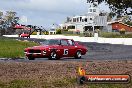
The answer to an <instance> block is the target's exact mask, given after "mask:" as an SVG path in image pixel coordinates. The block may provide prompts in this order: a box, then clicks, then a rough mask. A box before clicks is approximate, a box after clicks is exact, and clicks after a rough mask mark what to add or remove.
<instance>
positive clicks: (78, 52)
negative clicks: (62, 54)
mask: <svg viewBox="0 0 132 88" xmlns="http://www.w3.org/2000/svg"><path fill="white" fill-rule="evenodd" d="M81 57H82V54H81V51H77V52H76V54H75V58H76V59H81Z"/></svg>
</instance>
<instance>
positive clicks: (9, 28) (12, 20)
mask: <svg viewBox="0 0 132 88" xmlns="http://www.w3.org/2000/svg"><path fill="white" fill-rule="evenodd" d="M18 20H19V17H17V13H16V12H13V11H6V12H5V14H4V12H2V11H0V35H4V34H12V33H13V32H15V31H14V30H13V27H14V26H15V25H16V24H17V23H18Z"/></svg>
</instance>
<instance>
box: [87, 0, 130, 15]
mask: <svg viewBox="0 0 132 88" xmlns="http://www.w3.org/2000/svg"><path fill="white" fill-rule="evenodd" d="M87 1H88V2H93V1H95V0H87ZM97 1H98V3H99V4H100V3H102V2H105V3H107V4H108V5H109V7H110V9H111V10H112V12H114V13H116V14H118V15H123V13H124V14H127V15H132V10H131V9H132V0H97ZM128 10H129V11H128ZM130 10H131V11H130Z"/></svg>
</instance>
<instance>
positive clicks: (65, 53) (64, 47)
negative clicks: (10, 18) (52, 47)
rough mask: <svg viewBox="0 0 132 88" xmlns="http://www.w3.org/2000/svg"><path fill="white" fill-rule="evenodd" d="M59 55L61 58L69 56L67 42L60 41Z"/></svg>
mask: <svg viewBox="0 0 132 88" xmlns="http://www.w3.org/2000/svg"><path fill="white" fill-rule="evenodd" d="M60 50H61V54H62V56H63V57H68V56H69V46H68V42H67V40H65V39H62V40H61V49H60Z"/></svg>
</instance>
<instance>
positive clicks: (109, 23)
mask: <svg viewBox="0 0 132 88" xmlns="http://www.w3.org/2000/svg"><path fill="white" fill-rule="evenodd" d="M114 23H120V24H123V25H126V26H128V27H131V28H132V26H130V25H128V24H125V23H123V22H120V21H113V22H107V24H108V25H111V24H114Z"/></svg>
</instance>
